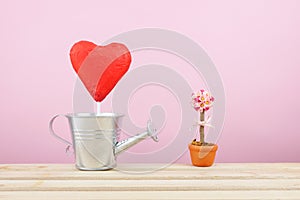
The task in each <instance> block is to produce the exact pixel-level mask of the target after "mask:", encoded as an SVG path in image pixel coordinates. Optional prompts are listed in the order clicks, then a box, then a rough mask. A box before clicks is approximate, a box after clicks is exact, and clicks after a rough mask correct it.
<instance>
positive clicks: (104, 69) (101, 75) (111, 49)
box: [70, 41, 131, 102]
mask: <svg viewBox="0 0 300 200" xmlns="http://www.w3.org/2000/svg"><path fill="white" fill-rule="evenodd" d="M70 58H71V62H72V65H73V68H74V70H75V71H76V73H77V74H78V76H79V78H80V80H81V81H82V82H83V84H84V85H85V87H86V89H87V90H88V91H89V93H90V94H91V96H92V97H93V98H94V100H95V101H97V102H101V101H102V100H103V99H104V98H105V97H106V96H107V95H108V94H109V93H110V91H111V90H112V89H113V88H114V87H115V85H116V84H117V83H118V81H119V80H120V79H121V78H122V76H123V75H124V74H125V73H126V72H127V71H128V69H129V66H130V63H131V55H130V52H129V50H128V49H127V47H126V46H125V45H124V44H120V43H111V44H109V45H106V46H97V45H96V44H94V43H92V42H88V41H80V42H77V43H76V44H74V45H73V47H72V48H71V50H70Z"/></svg>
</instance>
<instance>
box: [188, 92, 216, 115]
mask: <svg viewBox="0 0 300 200" xmlns="http://www.w3.org/2000/svg"><path fill="white" fill-rule="evenodd" d="M214 100H215V99H214V97H213V96H211V94H210V93H209V92H208V91H205V90H203V89H201V90H200V91H198V92H193V93H192V106H193V107H194V109H195V110H196V111H200V112H203V111H208V110H209V109H210V108H211V107H212V105H213V101H214Z"/></svg>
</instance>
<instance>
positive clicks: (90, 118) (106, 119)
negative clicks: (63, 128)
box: [49, 113, 158, 170]
mask: <svg viewBox="0 0 300 200" xmlns="http://www.w3.org/2000/svg"><path fill="white" fill-rule="evenodd" d="M59 116H65V117H66V118H67V119H68V121H69V125H70V129H71V132H72V140H73V143H71V142H69V141H67V140H66V139H64V138H62V137H60V136H59V135H57V134H56V133H55V132H54V130H53V123H54V120H55V119H56V118H57V117H59ZM122 116H123V115H119V114H115V113H101V114H97V115H96V114H95V113H73V114H67V115H56V116H54V117H53V118H52V119H51V121H50V123H49V131H50V133H52V134H53V135H54V136H55V137H56V138H58V139H59V140H61V141H62V142H64V143H66V144H67V145H69V146H73V148H74V152H75V160H76V167H77V168H78V169H80V170H108V169H112V168H114V167H115V166H116V155H118V154H119V153H121V152H122V151H124V150H126V149H128V148H129V147H131V146H133V145H135V144H137V143H138V142H140V141H142V140H144V139H145V138H147V137H151V138H152V139H153V140H154V141H155V142H158V138H157V136H156V135H155V129H153V127H152V123H151V121H148V124H147V129H146V131H145V132H143V133H140V134H137V135H135V136H132V137H130V138H128V139H126V140H123V141H120V142H119V141H118V132H119V130H120V129H119V121H120V120H119V119H120V118H121V117H122Z"/></svg>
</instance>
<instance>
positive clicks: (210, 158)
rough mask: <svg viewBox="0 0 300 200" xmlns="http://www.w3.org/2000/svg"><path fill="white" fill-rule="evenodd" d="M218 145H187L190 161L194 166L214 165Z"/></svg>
mask: <svg viewBox="0 0 300 200" xmlns="http://www.w3.org/2000/svg"><path fill="white" fill-rule="evenodd" d="M217 149H218V145H216V144H214V145H209V146H199V145H193V144H189V150H190V155H191V160H192V163H193V165H194V166H197V167H209V166H212V164H214V161H215V156H216V151H217Z"/></svg>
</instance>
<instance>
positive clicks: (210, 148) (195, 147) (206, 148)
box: [189, 143, 218, 152]
mask: <svg viewBox="0 0 300 200" xmlns="http://www.w3.org/2000/svg"><path fill="white" fill-rule="evenodd" d="M200 148H201V151H210V152H214V151H217V150H218V145H217V144H214V145H212V146H199V145H194V144H192V143H190V144H189V149H190V150H199V149H200Z"/></svg>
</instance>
